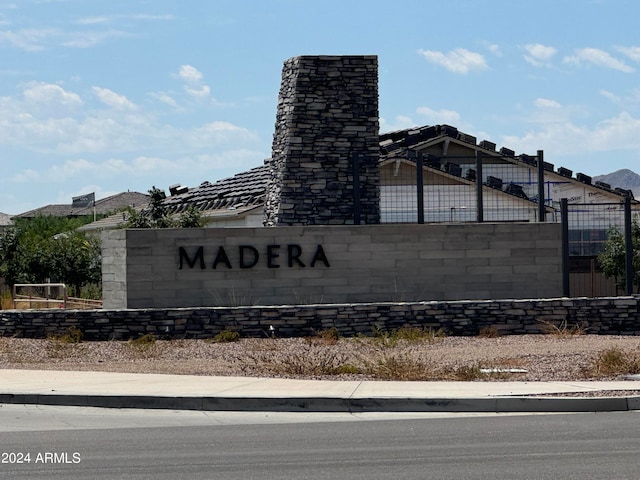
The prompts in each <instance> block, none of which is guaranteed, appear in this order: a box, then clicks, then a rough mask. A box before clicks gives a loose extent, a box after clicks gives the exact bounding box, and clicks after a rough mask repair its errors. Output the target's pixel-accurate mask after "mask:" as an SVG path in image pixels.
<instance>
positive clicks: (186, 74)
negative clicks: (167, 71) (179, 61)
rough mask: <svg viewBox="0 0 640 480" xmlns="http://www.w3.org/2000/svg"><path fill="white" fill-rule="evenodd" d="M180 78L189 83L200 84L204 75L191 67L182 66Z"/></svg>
mask: <svg viewBox="0 0 640 480" xmlns="http://www.w3.org/2000/svg"><path fill="white" fill-rule="evenodd" d="M178 76H179V77H180V78H181V79H183V80H184V81H185V82H187V83H199V82H201V81H202V73H201V72H200V71H199V70H198V69H197V68H195V67H192V66H191V65H182V66H181V67H180V71H179V72H178Z"/></svg>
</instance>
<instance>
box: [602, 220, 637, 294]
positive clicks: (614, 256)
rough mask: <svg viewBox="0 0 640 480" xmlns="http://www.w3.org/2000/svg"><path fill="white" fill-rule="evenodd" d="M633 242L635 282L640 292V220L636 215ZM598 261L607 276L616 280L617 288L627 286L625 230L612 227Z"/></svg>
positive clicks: (632, 227) (632, 234)
mask: <svg viewBox="0 0 640 480" xmlns="http://www.w3.org/2000/svg"><path fill="white" fill-rule="evenodd" d="M631 242H632V248H633V257H632V260H633V261H632V263H633V284H634V285H636V287H637V291H639V292H640V221H639V220H638V217H634V218H633V219H632V222H631ZM598 263H599V264H600V267H601V268H602V273H603V274H604V276H605V277H606V278H612V277H613V279H614V281H615V282H616V288H618V289H620V290H622V291H624V290H625V288H626V283H627V282H626V248H625V238H624V232H623V231H621V230H620V229H619V228H618V227H611V228H610V229H609V231H608V233H607V240H606V241H605V242H604V245H603V247H602V251H601V252H600V254H599V255H598Z"/></svg>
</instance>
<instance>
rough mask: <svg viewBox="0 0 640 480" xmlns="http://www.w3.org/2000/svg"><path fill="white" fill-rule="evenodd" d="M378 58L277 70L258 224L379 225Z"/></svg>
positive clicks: (324, 59)
mask: <svg viewBox="0 0 640 480" xmlns="http://www.w3.org/2000/svg"><path fill="white" fill-rule="evenodd" d="M378 130H379V123H378V60H377V57H376V56H374V55H368V56H300V57H294V58H291V59H289V60H287V61H286V62H285V63H284V67H283V70H282V84H281V87H280V94H279V97H278V110H277V114H276V125H275V134H274V138H273V148H272V159H271V162H270V167H271V171H270V179H269V186H268V189H267V199H266V203H265V220H264V224H265V225H266V226H276V225H330V224H353V223H354V197H355V195H354V184H353V183H354V182H353V177H354V172H353V157H354V155H357V156H358V162H359V169H358V174H359V177H360V179H359V180H360V181H359V182H358V187H359V198H360V219H361V223H368V224H372V223H379V222H380V207H379V203H380V202H379V195H380V194H379V185H380V180H379V167H378V161H379V156H380V146H379V143H378Z"/></svg>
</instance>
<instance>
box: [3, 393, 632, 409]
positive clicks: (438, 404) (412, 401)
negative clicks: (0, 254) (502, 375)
mask: <svg viewBox="0 0 640 480" xmlns="http://www.w3.org/2000/svg"><path fill="white" fill-rule="evenodd" d="M3 403H6V404H32V405H33V404H36V405H57V406H81V407H102V408H139V409H164V410H202V411H247V412H256V411H268V412H345V413H365V412H424V413H427V412H434V413H435V412H468V413H471V412H478V413H528V412H529V413H534V412H549V413H552V412H565V413H570V412H575V413H580V412H624V411H630V410H640V397H562V396H558V397H547V396H545V397H536V396H526V397H525V396H516V397H482V398H335V397H202V396H197V397H163V396H147V395H140V396H138V395H118V396H107V395H41V394H28V393H26V394H20V393H18V394H10V393H4V394H0V404H3Z"/></svg>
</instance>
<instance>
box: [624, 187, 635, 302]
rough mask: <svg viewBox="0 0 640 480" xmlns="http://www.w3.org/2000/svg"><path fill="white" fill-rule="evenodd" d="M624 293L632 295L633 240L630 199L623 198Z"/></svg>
mask: <svg viewBox="0 0 640 480" xmlns="http://www.w3.org/2000/svg"><path fill="white" fill-rule="evenodd" d="M624 253H625V269H624V271H625V293H626V294H627V295H633V276H634V275H633V238H632V234H631V197H629V196H626V197H625V198H624Z"/></svg>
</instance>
